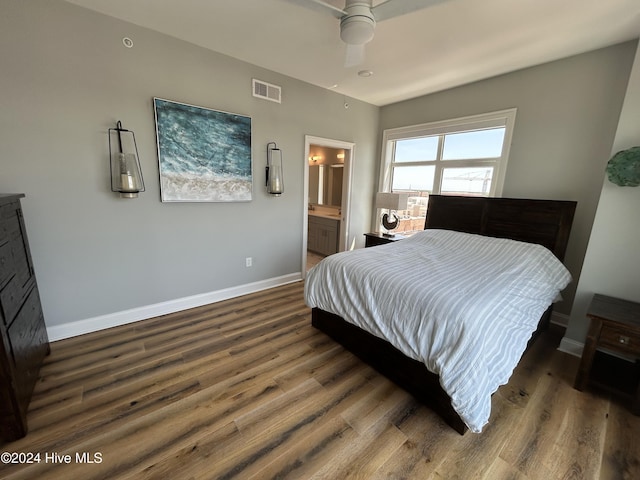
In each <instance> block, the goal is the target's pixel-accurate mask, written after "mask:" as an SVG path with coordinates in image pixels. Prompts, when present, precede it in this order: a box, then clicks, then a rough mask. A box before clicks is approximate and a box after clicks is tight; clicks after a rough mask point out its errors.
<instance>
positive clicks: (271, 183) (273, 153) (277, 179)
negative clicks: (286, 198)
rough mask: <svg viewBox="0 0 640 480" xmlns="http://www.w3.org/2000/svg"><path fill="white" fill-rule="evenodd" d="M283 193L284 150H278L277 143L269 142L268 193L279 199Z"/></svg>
mask: <svg viewBox="0 0 640 480" xmlns="http://www.w3.org/2000/svg"><path fill="white" fill-rule="evenodd" d="M272 145H273V146H272ZM283 192H284V179H283V175H282V150H280V149H279V148H278V146H277V145H276V142H269V143H267V193H269V194H270V195H274V196H276V197H279V196H280V195H282V193H283Z"/></svg>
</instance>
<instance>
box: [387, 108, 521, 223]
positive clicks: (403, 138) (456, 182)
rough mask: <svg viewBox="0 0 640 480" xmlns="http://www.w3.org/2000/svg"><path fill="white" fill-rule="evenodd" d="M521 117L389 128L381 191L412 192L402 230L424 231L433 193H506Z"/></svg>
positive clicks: (508, 113) (511, 113)
mask: <svg viewBox="0 0 640 480" xmlns="http://www.w3.org/2000/svg"><path fill="white" fill-rule="evenodd" d="M515 116H516V109H510V110H504V111H500V112H494V113H488V114H483V115H475V116H472V117H465V118H458V119H454V120H447V121H443V122H436V123H428V124H423V125H414V126H410V127H402V128H394V129H389V130H385V131H384V133H383V156H382V168H381V174H380V189H379V191H381V192H410V193H411V195H410V196H409V204H408V207H407V210H403V211H400V212H397V214H398V216H399V217H400V225H399V227H398V229H397V230H396V232H402V233H405V234H407V233H411V232H415V231H418V230H422V229H423V228H424V221H425V216H426V211H427V202H428V198H429V194H431V193H435V194H442V195H467V196H485V197H493V196H499V195H501V193H502V185H503V183H504V176H505V171H506V167H507V159H508V155H509V146H510V144H511V134H512V130H513V124H514V121H515ZM378 214H380V212H378ZM378 218H379V217H378Z"/></svg>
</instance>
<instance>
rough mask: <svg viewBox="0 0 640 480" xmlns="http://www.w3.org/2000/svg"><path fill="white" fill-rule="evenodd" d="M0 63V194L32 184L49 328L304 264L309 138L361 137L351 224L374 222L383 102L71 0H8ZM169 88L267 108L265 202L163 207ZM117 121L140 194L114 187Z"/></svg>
mask: <svg viewBox="0 0 640 480" xmlns="http://www.w3.org/2000/svg"><path fill="white" fill-rule="evenodd" d="M125 36H127V37H130V38H131V39H133V41H134V44H135V45H134V48H132V49H127V48H125V47H124V46H123V44H122V38H123V37H125ZM0 60H1V61H0V172H1V174H0V192H3V193H17V192H22V193H25V194H26V195H27V196H26V198H25V199H23V208H24V213H25V219H26V223H27V231H28V235H29V239H30V243H31V249H32V254H33V257H34V263H35V267H36V275H37V278H38V283H39V286H40V291H41V297H42V303H43V308H44V313H45V318H46V322H47V325H48V326H50V327H51V326H55V325H61V324H66V323H68V322H75V321H78V320H84V319H90V318H96V317H100V316H102V315H107V314H111V313H113V312H119V311H123V310H127V309H131V308H136V307H142V306H145V305H152V304H156V303H158V302H165V301H170V300H173V299H179V298H183V297H188V296H191V295H197V294H201V293H206V292H215V291H219V290H221V289H226V288H230V287H234V286H238V285H245V284H251V283H252V282H260V281H262V280H265V279H270V278H275V277H280V276H283V275H289V274H295V273H296V272H300V271H301V270H302V266H301V254H302V238H303V237H302V233H303V232H302V228H303V227H302V226H303V215H304V214H306V208H305V205H306V199H304V198H303V185H302V181H303V173H304V171H303V168H304V165H305V163H306V161H307V160H306V159H305V158H304V136H305V135H315V136H319V137H325V138H333V139H337V140H344V141H349V142H355V143H356V158H355V160H354V174H353V201H352V212H351V219H352V221H351V233H352V235H354V236H356V237H358V238H359V237H361V236H362V233H364V232H365V231H368V229H369V219H370V218H371V198H372V196H373V185H374V183H375V181H374V175H375V169H376V167H375V165H376V164H377V161H378V159H377V156H376V154H377V152H376V140H377V133H378V123H377V122H378V112H379V109H378V108H377V107H375V106H372V105H369V104H366V103H363V102H359V101H355V100H353V99H349V104H350V108H349V109H348V110H346V109H345V108H344V107H343V104H344V101H345V99H344V97H343V96H341V95H338V94H335V93H332V92H329V91H327V90H324V89H320V88H317V87H314V86H311V85H309V84H306V83H303V82H300V81H297V80H293V79H291V78H288V77H285V76H282V75H280V74H277V73H275V72H271V71H267V70H264V69H261V68H259V67H256V66H253V65H249V64H246V63H243V62H240V61H237V60H235V59H232V58H229V57H226V56H223V55H219V54H216V53H214V52H211V51H208V50H205V49H202V48H199V47H196V46H194V45H192V44H189V43H186V42H183V41H179V40H176V39H174V38H171V37H168V36H165V35H161V34H158V33H155V32H153V31H150V30H147V29H144V28H140V27H137V26H134V25H132V24H128V23H125V22H122V21H119V20H116V19H113V18H110V17H107V16H103V15H100V14H97V13H94V12H91V11H89V10H85V9H82V8H80V7H77V6H74V5H71V4H68V3H65V2H62V1H60V0H29V1H21V0H2V5H1V6H0ZM252 78H258V79H260V80H264V81H266V82H269V83H273V84H276V85H280V86H281V87H282V89H283V93H282V99H283V101H282V104H281V105H279V104H276V103H273V102H269V101H264V100H260V99H256V98H254V97H253V96H252V95H251V79H252ZM154 96H155V97H161V98H165V99H170V100H175V101H179V102H184V103H190V104H194V105H199V106H203V107H208V108H214V109H217V110H223V111H228V112H233V113H239V114H242V115H249V116H251V117H252V124H253V169H254V172H253V173H254V180H253V201H251V202H247V203H219V204H215V203H196V204H185V203H180V204H176V203H165V204H163V203H161V202H160V192H159V183H158V166H157V153H156V143H155V125H154V117H153V105H152V98H153V97H154ZM117 120H121V121H122V122H123V125H124V127H125V128H129V129H131V130H133V131H134V132H135V134H136V138H137V141H138V148H139V152H140V159H141V163H142V168H143V172H144V176H145V182H146V187H147V191H146V192H145V193H143V194H141V195H140V198H138V199H136V200H125V199H120V198H118V197H117V195H116V194H113V193H111V192H110V179H109V166H108V165H109V164H108V142H107V129H108V128H110V127H113V126H114V125H115V122H116V121H117ZM269 141H276V142H277V143H278V147H280V148H281V149H282V150H283V152H284V163H285V193H284V195H283V196H282V197H280V198H272V197H269V196H268V195H267V194H266V193H265V190H264V187H263V185H264V166H265V163H266V144H267V142H269ZM248 256H251V257H253V267H252V268H245V257H248Z"/></svg>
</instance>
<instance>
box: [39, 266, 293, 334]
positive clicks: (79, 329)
mask: <svg viewBox="0 0 640 480" xmlns="http://www.w3.org/2000/svg"><path fill="white" fill-rule="evenodd" d="M299 280H302V273H301V272H297V273H291V274H289V275H283V276H280V277H275V278H268V279H266V280H261V281H259V282H253V283H248V284H245V285H238V286H237V287H230V288H225V289H223V290H217V291H214V292H208V293H201V294H199V295H192V296H190V297H184V298H178V299H175V300H169V301H167V302H161V303H155V304H153V305H146V306H143V307H137V308H132V309H130V310H123V311H121V312H114V313H109V314H107V315H100V316H98V317H93V318H86V319H84V320H77V321H75V322H69V323H64V324H62V325H54V326H52V327H48V328H47V334H48V335H49V341H51V342H55V341H56V340H63V339H65V338H70V337H75V336H78V335H84V334H85V333H91V332H97V331H98V330H104V329H106V328H111V327H117V326H120V325H126V324H127V323H132V322H137V321H140V320H146V319H148V318H153V317H157V316H160V315H167V314H169V313H175V312H180V311H182V310H187V309H189V308H195V307H201V306H202V305H207V304H209V303H215V302H220V301H222V300H228V299H230V298H235V297H239V296H241V295H247V294H249V293H255V292H259V291H261V290H266V289H268V288H273V287H278V286H280V285H286V284H287V283H293V282H297V281H299Z"/></svg>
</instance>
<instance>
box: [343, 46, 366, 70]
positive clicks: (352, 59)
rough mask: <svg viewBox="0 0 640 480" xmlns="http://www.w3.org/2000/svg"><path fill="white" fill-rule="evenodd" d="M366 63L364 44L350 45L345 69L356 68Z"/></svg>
mask: <svg viewBox="0 0 640 480" xmlns="http://www.w3.org/2000/svg"><path fill="white" fill-rule="evenodd" d="M362 63H364V44H362V45H349V44H347V55H346V58H345V60H344V66H345V67H355V66H356V65H360V64H362Z"/></svg>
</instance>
